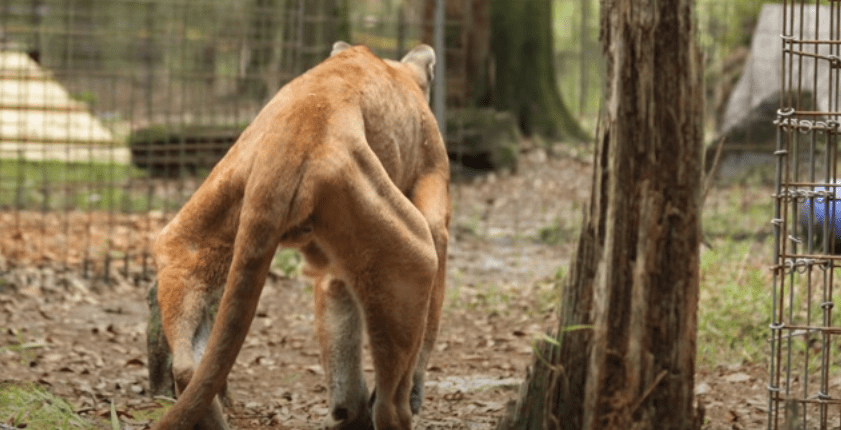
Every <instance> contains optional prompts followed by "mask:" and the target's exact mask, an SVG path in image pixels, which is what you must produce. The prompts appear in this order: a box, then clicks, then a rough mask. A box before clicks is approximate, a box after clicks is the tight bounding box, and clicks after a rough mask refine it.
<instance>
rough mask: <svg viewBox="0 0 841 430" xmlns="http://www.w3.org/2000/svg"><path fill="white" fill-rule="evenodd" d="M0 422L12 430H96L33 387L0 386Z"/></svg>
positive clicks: (64, 404)
mask: <svg viewBox="0 0 841 430" xmlns="http://www.w3.org/2000/svg"><path fill="white" fill-rule="evenodd" d="M0 422H3V423H6V424H9V425H11V426H12V427H14V428H31V429H96V428H99V427H98V426H97V425H95V424H93V423H91V422H88V421H87V420H85V419H83V418H81V417H80V416H79V415H77V414H76V413H75V412H73V407H72V406H71V405H70V404H69V403H67V401H65V400H63V399H61V398H59V397H56V396H54V395H52V394H50V393H49V392H47V391H46V390H44V389H43V388H42V387H40V386H38V385H34V384H23V383H15V382H4V383H0Z"/></svg>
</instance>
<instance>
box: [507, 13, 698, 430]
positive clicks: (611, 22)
mask: <svg viewBox="0 0 841 430" xmlns="http://www.w3.org/2000/svg"><path fill="white" fill-rule="evenodd" d="M693 3H694V0H669V1H662V0H661V1H656V0H604V1H603V2H602V11H601V14H602V15H601V25H602V32H601V39H602V50H603V52H604V54H605V56H606V59H607V106H606V113H605V128H606V130H605V132H604V135H603V136H602V137H601V139H599V140H598V143H597V148H596V154H595V166H594V173H593V184H592V196H591V202H590V206H589V210H588V213H587V215H586V219H585V222H584V226H583V228H582V232H581V235H580V237H579V241H578V246H577V251H576V257H575V260H574V262H573V265H572V267H571V269H570V276H569V277H568V279H567V281H566V285H565V289H564V293H563V297H562V315H561V322H560V330H559V332H558V335H557V340H558V342H557V344H553V343H546V344H544V345H543V346H542V347H541V349H540V351H541V355H542V356H541V357H537V358H536V359H535V360H534V362H533V366H532V368H533V370H532V371H531V374H530V375H529V377H528V378H527V380H526V383H524V385H523V389H522V393H521V397H520V399H519V400H518V402H517V404H516V405H515V407H514V408H512V410H511V411H510V413H509V416H508V417H506V418H505V419H504V420H503V421H502V423H501V424H500V428H503V429H514V428H516V429H538V428H540V429H628V428H657V429H690V428H700V425H701V423H702V419H703V411H702V410H701V409H696V407H695V405H694V396H693V388H694V373H695V354H696V344H695V342H696V331H697V303H698V265H699V251H698V247H699V244H700V203H701V200H700V190H701V167H702V162H701V160H702V158H701V148H702V127H701V124H702V116H703V105H702V86H701V75H700V70H701V64H700V58H699V54H698V51H697V48H696V45H695V42H694V41H695V38H694V29H693V19H694V18H693V11H694V4H693ZM582 325H583V326H586V327H588V328H587V329H580V328H581V326H582ZM572 328H575V329H576V330H573V331H571V329H572ZM547 375H548V376H547Z"/></svg>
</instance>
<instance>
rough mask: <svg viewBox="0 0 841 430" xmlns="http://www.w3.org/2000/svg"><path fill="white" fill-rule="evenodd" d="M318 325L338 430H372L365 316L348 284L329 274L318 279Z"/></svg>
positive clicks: (332, 421) (333, 420)
mask: <svg viewBox="0 0 841 430" xmlns="http://www.w3.org/2000/svg"><path fill="white" fill-rule="evenodd" d="M314 290H315V326H316V335H317V336H318V342H319V346H320V347H321V364H322V366H323V367H324V372H325V374H326V376H327V386H328V390H329V403H330V409H329V410H330V416H329V417H328V418H327V420H326V424H327V426H328V427H330V428H336V429H360V430H362V429H372V428H373V423H372V422H371V413H370V412H369V410H368V405H367V402H366V398H367V396H368V389H367V387H366V385H365V378H364V376H363V374H362V317H361V315H360V310H359V305H358V303H357V300H356V298H355V297H354V296H353V293H352V292H351V291H350V290H349V289H348V287H347V285H346V284H345V283H344V282H343V281H341V280H339V279H335V278H333V277H332V276H331V275H329V274H321V275H319V276H317V277H316V278H315V279H314Z"/></svg>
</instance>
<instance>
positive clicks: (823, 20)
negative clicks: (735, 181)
mask: <svg viewBox="0 0 841 430" xmlns="http://www.w3.org/2000/svg"><path fill="white" fill-rule="evenodd" d="M808 3H810V2H806V1H803V0H800V1H791V2H786V3H784V4H783V5H778V6H779V7H776V8H775V9H774V13H775V14H777V16H775V18H774V21H775V22H776V23H777V25H779V26H781V27H777V31H776V40H777V42H776V43H777V45H776V46H775V49H776V50H778V52H780V51H781V53H782V55H781V56H780V57H779V58H781V61H779V64H778V68H777V69H776V71H777V72H778V73H777V74H775V76H774V77H773V78H772V79H771V80H770V82H766V83H777V84H778V87H779V88H780V96H779V103H778V105H777V107H776V108H777V110H776V118H777V119H776V121H775V124H776V141H777V147H776V151H775V152H774V155H775V156H776V157H777V167H776V176H775V194H774V217H773V220H772V224H773V229H774V251H773V252H774V255H773V258H774V263H773V266H772V269H773V290H772V293H773V295H772V300H773V308H772V315H771V345H770V346H771V348H770V356H771V357H770V365H769V372H770V377H769V379H770V382H769V386H768V390H769V397H768V398H769V407H768V428H769V429H780V428H785V429H789V428H802V429H812V428H820V429H827V428H838V426H839V424H841V421H839V413H838V411H839V407H841V391H839V388H841V385H839V383H838V381H839V378H841V374H839V369H841V356H839V354H838V346H839V345H838V340H837V336H838V335H839V334H841V313H839V312H837V311H834V304H835V303H836V302H837V301H838V299H839V296H838V294H839V289H838V288H836V286H837V285H836V283H837V278H838V275H837V273H838V272H837V270H839V268H841V265H839V262H841V256H839V253H841V206H836V204H837V202H838V199H839V197H841V185H839V179H841V177H839V173H841V172H839V171H838V160H839V158H838V136H839V133H840V132H841V129H840V128H839V126H840V125H841V123H839V115H841V109H839V103H841V99H840V98H839V83H841V75H839V69H841V60H839V59H841V57H839V55H841V19H839V17H841V5H839V3H838V2H828V4H826V5H823V6H816V5H814V4H808ZM766 9H768V8H766ZM763 13H766V11H765V10H763ZM769 13H770V12H769ZM780 28H781V29H782V31H779V29H780Z"/></svg>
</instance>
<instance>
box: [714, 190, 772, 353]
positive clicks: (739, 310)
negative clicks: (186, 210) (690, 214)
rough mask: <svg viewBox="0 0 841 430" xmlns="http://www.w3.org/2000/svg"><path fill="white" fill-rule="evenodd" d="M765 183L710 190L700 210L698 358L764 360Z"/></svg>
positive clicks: (767, 301)
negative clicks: (702, 239)
mask: <svg viewBox="0 0 841 430" xmlns="http://www.w3.org/2000/svg"><path fill="white" fill-rule="evenodd" d="M770 196H771V190H770V188H766V187H762V186H752V187H745V186H730V187H723V188H714V189H713V190H712V191H711V194H710V196H709V199H708V201H707V202H706V205H705V207H704V213H703V231H704V236H705V238H706V240H707V241H708V244H709V245H710V247H709V248H708V247H704V249H702V251H701V255H700V258H701V267H700V278H701V279H700V292H699V294H700V297H699V304H698V362H699V365H701V366H706V367H715V366H716V365H718V364H721V363H734V362H756V363H762V362H765V361H767V354H768V352H769V344H768V339H769V336H770V330H769V329H768V324H769V322H770V320H771V305H772V303H771V289H772V287H773V285H772V278H771V271H770V270H769V267H770V266H771V256H772V253H771V250H772V247H773V235H772V234H771V233H772V229H771V225H770V223H769V222H768V221H769V220H770V219H771V217H772V215H773V211H772V200H771V197H770Z"/></svg>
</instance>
